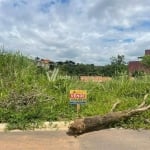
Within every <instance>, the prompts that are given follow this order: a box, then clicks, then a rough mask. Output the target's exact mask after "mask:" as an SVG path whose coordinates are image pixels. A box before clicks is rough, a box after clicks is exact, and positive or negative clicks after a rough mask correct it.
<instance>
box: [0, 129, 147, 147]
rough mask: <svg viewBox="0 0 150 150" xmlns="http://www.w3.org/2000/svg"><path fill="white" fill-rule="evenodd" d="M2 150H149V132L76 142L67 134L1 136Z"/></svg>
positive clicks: (99, 134)
mask: <svg viewBox="0 0 150 150" xmlns="http://www.w3.org/2000/svg"><path fill="white" fill-rule="evenodd" d="M0 150H150V130H149V131H145V130H141V131H133V130H124V129H108V130H101V131H96V132H91V133H87V134H83V135H81V136H79V137H77V138H75V137H73V136H68V135H66V132H65V131H25V132H6V133H5V132H1V133H0Z"/></svg>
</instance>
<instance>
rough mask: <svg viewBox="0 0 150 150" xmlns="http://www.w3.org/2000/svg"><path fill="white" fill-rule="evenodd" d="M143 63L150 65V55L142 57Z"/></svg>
mask: <svg viewBox="0 0 150 150" xmlns="http://www.w3.org/2000/svg"><path fill="white" fill-rule="evenodd" d="M142 63H143V64H144V65H145V66H146V67H150V55H145V56H143V57H142Z"/></svg>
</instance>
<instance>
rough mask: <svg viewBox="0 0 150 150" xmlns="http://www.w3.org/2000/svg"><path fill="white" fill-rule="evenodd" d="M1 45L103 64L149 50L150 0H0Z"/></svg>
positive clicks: (55, 58)
mask: <svg viewBox="0 0 150 150" xmlns="http://www.w3.org/2000/svg"><path fill="white" fill-rule="evenodd" d="M0 46H1V47H3V46H4V48H5V49H7V50H12V51H16V50H19V51H21V52H22V53H23V54H25V55H28V56H33V57H34V56H39V57H41V58H48V59H51V60H53V61H65V60H73V61H75V62H79V63H89V64H95V65H105V64H108V63H110V57H112V56H117V55H118V54H120V55H125V58H126V61H129V60H136V58H137V57H138V56H142V55H144V50H145V49H150V0H0Z"/></svg>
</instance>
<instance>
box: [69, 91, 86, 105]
mask: <svg viewBox="0 0 150 150" xmlns="http://www.w3.org/2000/svg"><path fill="white" fill-rule="evenodd" d="M86 101H87V91H86V90H70V103H71V104H84V103H86Z"/></svg>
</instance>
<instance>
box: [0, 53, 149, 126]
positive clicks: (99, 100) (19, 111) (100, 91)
mask: <svg viewBox="0 0 150 150" xmlns="http://www.w3.org/2000/svg"><path fill="white" fill-rule="evenodd" d="M38 69H39V68H37V67H36V65H35V63H34V61H33V60H30V59H28V58H27V57H25V56H22V55H21V54H19V53H15V54H12V53H9V52H4V51H0V123H6V122H7V123H9V125H8V128H9V129H15V128H18V129H28V128H34V127H37V126H38V125H39V123H41V122H43V121H56V120H57V121H59V120H65V121H67V120H72V119H75V118H76V117H84V116H92V115H102V114H106V113H108V112H109V111H110V109H111V107H112V105H113V104H114V103H115V102H116V101H117V100H118V99H119V100H120V101H121V104H120V105H119V106H118V107H117V109H116V111H120V110H126V109H132V108H135V107H136V106H137V105H138V104H140V103H141V102H142V100H143V97H144V95H145V94H149V93H150V77H149V76H140V77H139V78H136V79H135V80H129V79H128V77H127V76H118V77H115V78H114V79H113V80H111V81H108V82H105V83H93V82H86V83H85V82H81V81H79V80H78V79H77V78H73V77H72V78H68V79H56V80H55V81H53V82H49V81H48V79H47V76H46V72H44V71H42V72H41V71H39V70H38ZM71 89H84V90H87V91H88V101H87V104H85V105H83V106H81V111H80V114H79V116H78V115H77V113H76V107H75V106H74V105H70V104H69V91H70V90H71ZM147 103H150V96H148V98H147ZM149 118H150V111H146V112H144V113H142V114H140V115H137V116H134V117H133V118H130V119H128V120H126V121H124V120H121V121H120V122H119V123H117V124H115V125H113V126H122V127H125V128H150V123H148V122H147V121H146V119H149Z"/></svg>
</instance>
